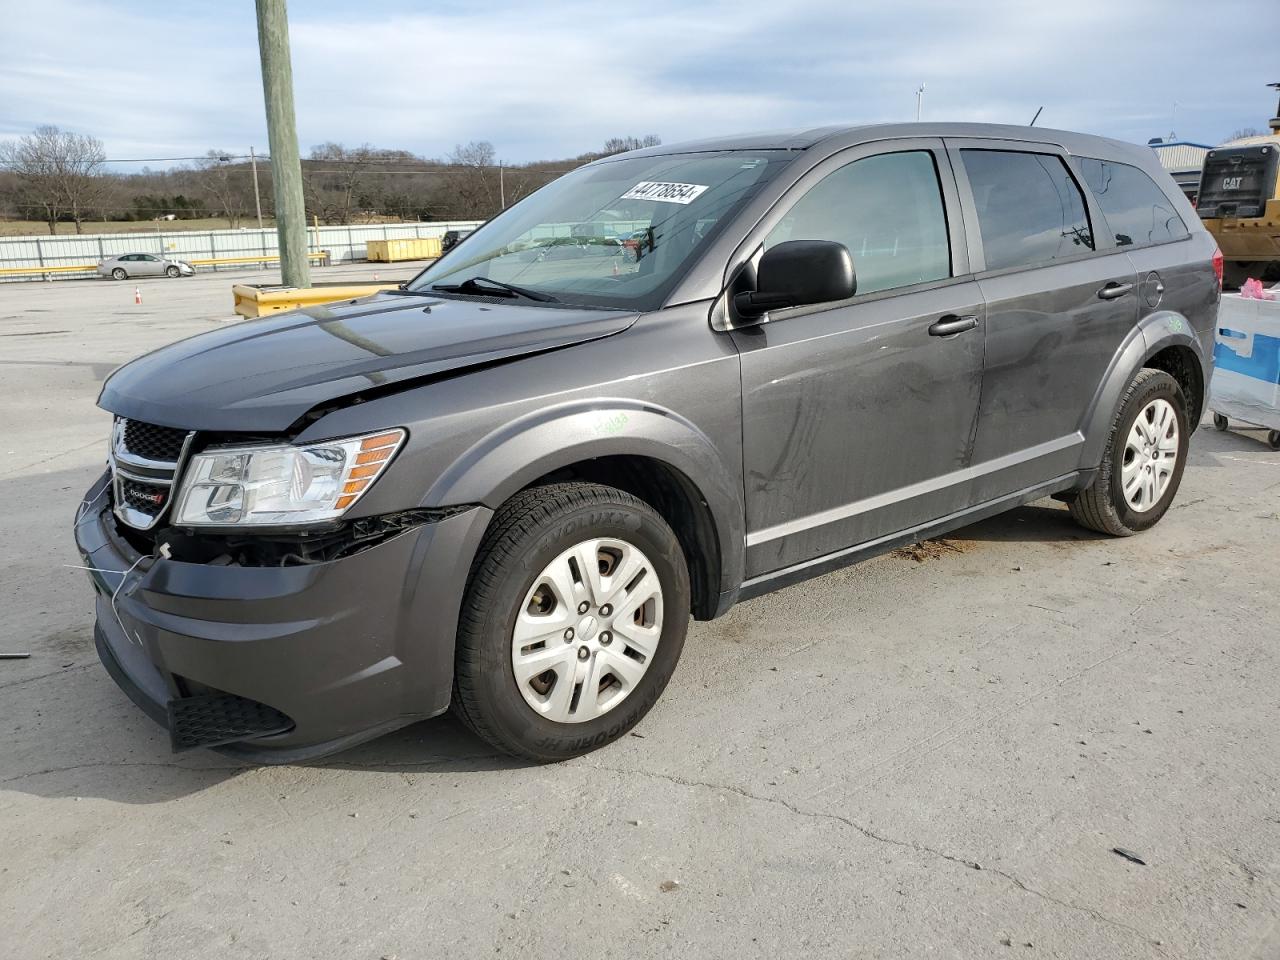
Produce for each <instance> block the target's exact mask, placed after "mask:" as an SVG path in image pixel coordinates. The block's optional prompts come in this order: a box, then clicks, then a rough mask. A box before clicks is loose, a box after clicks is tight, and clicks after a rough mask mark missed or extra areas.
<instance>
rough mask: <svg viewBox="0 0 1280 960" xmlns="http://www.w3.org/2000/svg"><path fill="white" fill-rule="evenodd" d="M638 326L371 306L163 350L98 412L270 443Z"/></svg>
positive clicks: (411, 305) (414, 300)
mask: <svg viewBox="0 0 1280 960" xmlns="http://www.w3.org/2000/svg"><path fill="white" fill-rule="evenodd" d="M637 316H638V314H635V313H624V312H619V311H616V310H594V309H577V308H568V307H565V308H553V307H540V306H536V307H535V306H527V305H525V304H521V303H519V302H506V301H498V302H492V301H491V300H475V299H469V300H453V299H443V298H436V297H415V296H398V295H394V294H379V295H377V296H374V297H370V298H367V299H363V300H354V301H344V302H342V303H340V304H325V305H323V306H316V307H310V308H308V309H306V310H299V311H294V312H290V313H284V314H277V315H275V316H272V317H267V318H264V319H260V320H249V321H246V322H244V323H237V324H235V325H233V326H228V327H226V328H225V329H222V330H215V331H212V332H210V333H203V334H200V335H198V336H195V337H191V338H190V339H188V340H182V341H179V342H178V343H174V344H171V345H170V346H167V347H162V348H161V349H159V350H156V351H154V352H153V353H148V354H146V355H145V356H142V357H139V358H138V359H137V360H134V361H133V362H131V363H128V364H125V365H124V366H123V367H121V368H120V369H118V370H116V371H115V372H114V373H113V374H111V376H109V377H108V378H107V381H106V383H104V384H103V386H102V393H101V395H100V396H99V397H98V406H100V407H102V408H103V409H105V410H108V411H110V412H111V413H114V414H117V415H119V416H123V417H129V418H131V419H135V420H144V421H146V422H148V423H157V424H161V425H163V426H169V427H181V428H184V429H188V430H225V431H234V432H259V431H260V432H279V431H282V430H285V429H287V428H288V427H289V426H290V425H291V424H293V423H295V422H296V421H297V420H298V419H299V418H300V417H301V416H302V415H303V414H305V413H306V412H307V411H308V410H310V409H312V408H313V407H316V406H318V405H321V404H326V403H329V402H331V401H333V400H338V399H341V398H342V397H346V396H350V395H351V394H354V393H359V392H362V391H367V390H370V389H375V388H382V387H387V386H394V385H395V384H397V383H405V382H407V381H411V380H416V379H421V378H426V377H431V376H434V375H438V374H442V373H449V372H454V371H459V370H464V369H466V368H467V367H471V366H475V365H477V364H482V363H489V362H492V361H494V360H503V359H509V358H513V357H519V356H523V355H525V354H529V353H536V352H540V351H543V350H549V349H555V348H558V347H565V346H569V345H571V344H575V343H583V342H585V341H587V340H596V339H599V338H601V337H607V336H610V335H612V334H614V333H618V332H620V331H622V330H625V329H626V328H627V327H629V326H631V324H633V323H634V322H635V320H636V317H637Z"/></svg>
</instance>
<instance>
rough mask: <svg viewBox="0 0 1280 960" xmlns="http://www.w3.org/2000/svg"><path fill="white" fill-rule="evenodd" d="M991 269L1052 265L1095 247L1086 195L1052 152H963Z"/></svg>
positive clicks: (984, 248) (988, 264) (988, 267)
mask: <svg viewBox="0 0 1280 960" xmlns="http://www.w3.org/2000/svg"><path fill="white" fill-rule="evenodd" d="M960 155H961V158H962V159H963V161H964V169H965V173H966V174H967V175H968V178H969V186H970V188H971V189H972V191H973V202H974V205H975V206H976V207H977V212H978V230H979V232H980V233H981V235H982V249H983V251H984V252H985V254H986V260H987V269H988V270H1002V269H1004V268H1006V267H1023V266H1032V265H1035V264H1045V263H1051V262H1053V261H1054V260H1061V259H1062V258H1064V257H1072V256H1076V255H1077V254H1081V253H1085V252H1086V251H1089V250H1092V249H1093V231H1092V230H1091V229H1090V228H1089V217H1088V214H1087V213H1086V211H1085V205H1084V197H1083V196H1081V194H1080V188H1079V187H1078V186H1076V182H1075V181H1074V180H1073V179H1072V178H1071V174H1070V172H1069V171H1068V170H1067V166H1066V164H1065V163H1063V162H1062V159H1061V158H1060V157H1058V156H1055V155H1052V154H1044V153H1015V152H1013V151H1007V150H961V151H960Z"/></svg>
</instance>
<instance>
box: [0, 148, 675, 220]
mask: <svg viewBox="0 0 1280 960" xmlns="http://www.w3.org/2000/svg"><path fill="white" fill-rule="evenodd" d="M661 142H662V141H661V139H660V138H659V137H657V136H655V135H652V134H650V135H649V136H645V137H634V136H627V137H611V138H610V139H608V140H607V141H605V143H604V145H603V147H602V148H601V150H599V151H598V152H592V153H586V154H582V155H580V156H577V157H571V158H565V159H561V160H546V161H538V162H533V163H524V164H510V165H508V164H501V163H500V162H499V161H498V159H497V153H496V150H495V149H494V146H493V144H492V143H490V142H489V141H486V140H473V141H471V142H470V143H465V144H458V145H457V146H456V147H455V148H454V149H453V150H452V151H451V152H450V153H449V154H448V155H447V156H446V157H443V158H437V159H432V158H425V157H420V156H417V155H415V154H413V153H412V152H410V151H407V150H400V149H395V148H385V147H375V146H373V145H371V144H367V143H365V144H360V145H359V146H348V145H346V144H343V143H322V144H318V145H316V146H314V147H312V148H311V150H310V151H309V153H308V154H307V155H306V156H305V157H304V159H303V161H302V177H303V186H304V193H305V197H306V206H307V219H308V220H311V219H312V218H313V217H314V218H316V219H318V220H319V222H320V223H323V224H348V223H376V222H385V221H389V220H395V221H411V220H483V219H486V218H488V217H491V216H493V215H494V214H495V213H497V212H499V211H500V210H502V209H503V208H504V207H506V206H510V205H511V204H513V203H515V202H516V201H517V200H519V199H520V198H521V197H524V196H527V195H528V194H529V193H531V192H533V191H534V190H537V189H538V188H539V187H541V186H543V185H545V184H547V183H550V182H551V181H552V180H554V179H555V178H556V177H559V176H561V175H562V174H564V173H567V172H568V171H570V170H572V169H574V168H575V167H577V166H580V165H581V164H584V163H589V162H590V161H592V160H596V159H598V158H600V157H603V156H608V155H611V154H615V153H621V152H623V151H626V150H634V149H636V148H639V147H648V146H656V145H658V144H660V143H661ZM120 166H123V163H122V161H120V160H109V159H108V158H107V156H106V154H105V152H104V149H103V145H102V142H101V141H100V140H97V139H96V138H94V137H91V136H86V135H84V134H79V133H71V132H68V131H63V130H59V129H58V128H57V127H52V126H46V127H40V128H38V129H37V130H35V131H33V132H32V133H30V134H28V135H26V136H23V137H20V138H18V139H16V140H12V141H8V142H5V143H0V220H18V221H38V222H42V223H44V224H45V225H46V227H47V228H48V230H49V232H50V233H55V232H65V228H64V230H63V231H59V230H58V225H59V224H75V229H76V232H80V231H81V230H82V229H83V225H84V224H85V223H86V222H90V221H94V222H98V223H103V222H106V223H111V222H119V223H127V222H133V221H169V220H177V221H181V220H202V221H208V220H209V219H215V220H220V221H222V222H225V224H226V225H227V227H229V228H231V229H236V228H238V227H244V226H252V225H255V224H256V218H257V206H256V204H255V199H254V182H253V181H254V170H253V164H252V162H251V159H250V157H249V156H247V155H245V154H243V153H241V152H239V151H233V150H228V149H225V148H210V149H209V150H207V151H205V153H204V154H203V155H202V156H200V157H193V158H190V159H188V160H185V161H182V162H179V163H176V164H174V165H173V166H169V167H167V168H164V169H151V168H150V167H148V166H142V167H141V169H139V170H137V171H136V172H134V171H129V172H125V171H121V170H120V169H118V167H120ZM257 178H258V195H259V197H260V198H261V206H262V215H263V217H264V218H270V217H271V216H272V205H273V193H272V186H271V163H270V158H269V157H263V156H258V157H257Z"/></svg>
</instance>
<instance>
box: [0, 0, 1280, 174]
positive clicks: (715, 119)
mask: <svg viewBox="0 0 1280 960" xmlns="http://www.w3.org/2000/svg"><path fill="white" fill-rule="evenodd" d="M289 13H290V23H291V30H292V46H293V67H294V81H295V87H296V90H297V111H298V130H299V138H300V140H301V145H302V148H303V150H304V152H305V151H306V150H308V149H309V148H310V146H311V145H313V144H317V143H321V142H323V141H327V140H333V141H339V142H344V143H347V144H359V143H364V142H369V143H372V144H374V145H376V146H383V147H398V148H404V149H408V150H411V151H413V152H415V153H418V154H421V155H424V156H428V157H441V156H444V155H445V154H447V153H448V152H449V151H450V150H451V149H452V148H453V146H454V145H455V144H457V143H460V142H466V141H468V140H472V139H476V140H490V141H492V142H493V144H494V145H495V147H496V149H497V153H498V156H499V157H501V158H502V159H504V160H506V161H508V162H513V163H518V162H521V161H525V160H533V159H544V158H547V159H550V158H560V157H569V156H574V155H577V154H579V153H582V152H585V151H587V150H590V149H594V148H597V147H599V145H600V144H601V143H602V142H603V141H604V140H605V139H606V138H607V137H610V136H615V135H626V134H637V135H643V134H648V133H656V134H658V135H659V136H661V137H662V138H663V140H664V141H665V142H667V143H673V142H676V141H679V140H682V139H690V138H694V137H701V136H706V135H711V134H718V133H730V132H737V131H745V130H754V129H772V128H778V127H792V126H797V127H800V126H811V125H818V124H826V123H839V122H850V123H857V122H867V121H875V120H909V119H912V118H913V117H914V111H915V98H914V94H913V91H914V89H915V88H916V87H917V86H918V85H919V84H920V83H924V84H925V85H926V90H925V98H924V118H925V119H926V120H978V121H993V122H1011V123H1026V122H1027V121H1029V120H1030V119H1031V116H1032V115H1033V114H1034V113H1035V110H1036V108H1037V107H1039V106H1041V105H1043V106H1044V112H1043V114H1042V115H1041V119H1040V121H1039V122H1040V125H1042V126H1052V127H1063V128H1067V129H1075V130H1083V131H1087V132H1091V133H1101V134H1106V135H1109V136H1114V137H1119V138H1121V139H1126V140H1135V141H1139V142H1145V141H1146V140H1147V139H1148V138H1150V137H1152V136H1162V135H1167V134H1168V133H1170V132H1171V131H1175V132H1176V133H1177V134H1178V135H1179V136H1180V137H1181V138H1183V139H1188V140H1195V141H1199V142H1203V143H1210V144H1213V143H1218V142H1220V141H1221V140H1223V139H1225V138H1226V137H1228V136H1229V135H1230V134H1231V133H1232V131H1233V130H1235V129H1236V128H1239V127H1244V126H1254V127H1261V128H1265V126H1266V119H1267V118H1268V117H1270V116H1272V115H1273V111H1274V110H1275V108H1276V98H1275V96H1274V95H1273V93H1272V92H1271V91H1270V90H1268V89H1266V87H1265V84H1266V83H1268V82H1271V81H1280V58H1277V55H1276V50H1275V45H1274V42H1268V41H1263V40H1262V39H1261V38H1263V37H1264V36H1267V35H1270V36H1271V37H1273V38H1274V37H1275V36H1276V35H1277V34H1278V33H1280V3H1276V2H1275V0H1223V2H1217V3H1213V4H1209V3H1205V2H1198V3H1191V2H1182V0H1163V2H1162V0H1108V2H1097V0H1072V2H1068V3H1054V2H1047V3H1042V2H1019V3H1014V2H990V3H974V4H959V3H943V2H934V0H897V2H893V3H856V2H854V0H787V2H777V0H774V2H769V3H752V2H750V0H737V2H725V3H721V2H694V0H688V2H683V3H681V2H668V0H650V2H647V3H644V4H629V3H626V2H604V0H594V2H579V0H564V2H559V0H542V2H536V3H535V2H524V3H517V2H504V0H485V2H483V3H479V2H477V3H459V2H448V0H436V2H431V3H402V2H391V0H387V2H380V0H365V2H350V0H348V2H346V3H335V2H329V0H293V2H292V3H291V4H290V11H289ZM0 23H3V24H4V27H3V36H4V41H5V42H4V49H5V54H4V57H3V58H2V59H0V138H8V137H13V136H16V135H19V134H22V133H25V132H28V131H30V129H31V128H33V127H35V126H36V125H38V124H43V123H52V124H56V125H58V126H60V127H63V128H65V129H72V130H77V131H81V132H85V133H91V134H93V135H95V136H97V137H99V138H100V139H101V140H103V142H104V143H105V145H106V149H107V154H108V156H109V157H112V158H131V157H169V156H189V155H194V154H199V153H203V152H204V151H205V150H206V149H208V148H211V147H217V148H220V149H226V150H229V151H234V152H244V151H245V150H247V148H248V146H249V145H250V144H253V145H255V146H256V147H257V148H258V149H259V150H264V151H265V149H266V140H267V138H266V127H265V121H264V119H263V109H262V87H261V82H260V79H259V73H258V52H257V40H256V35H255V21H254V13H253V3H252V2H251V0H224V2H220V3H201V2H188V3H169V4H164V3H149V4H148V3H143V4H139V3H123V2H121V3H106V2H99V3H89V2H83V0H41V2H39V3H35V2H30V0H0ZM1253 38H1258V42H1257V43H1252V42H1251V41H1252V39H1253ZM1215 50H1216V51H1220V54H1218V55H1216V56H1211V54H1210V51H1215ZM1175 104H1176V107H1175ZM156 166H159V164H156Z"/></svg>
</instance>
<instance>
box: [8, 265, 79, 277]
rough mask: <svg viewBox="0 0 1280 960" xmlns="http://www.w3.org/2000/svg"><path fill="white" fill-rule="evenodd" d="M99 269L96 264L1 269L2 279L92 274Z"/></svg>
mask: <svg viewBox="0 0 1280 960" xmlns="http://www.w3.org/2000/svg"><path fill="white" fill-rule="evenodd" d="M97 269H98V265H97V264H96V263H89V264H84V265H83V266H82V265H80V264H72V265H71V266H63V267H3V268H0V277H17V276H23V275H27V274H38V273H85V272H89V273H92V272H93V271H95V270H97Z"/></svg>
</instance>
